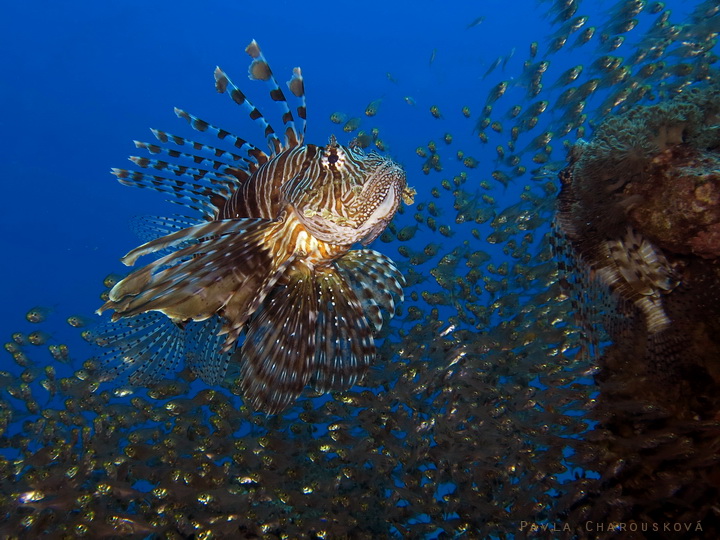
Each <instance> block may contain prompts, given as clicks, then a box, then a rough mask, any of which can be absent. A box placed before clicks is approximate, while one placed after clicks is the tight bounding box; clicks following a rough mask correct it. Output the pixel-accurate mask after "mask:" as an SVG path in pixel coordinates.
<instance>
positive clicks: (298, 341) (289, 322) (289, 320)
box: [240, 262, 317, 414]
mask: <svg viewBox="0 0 720 540" xmlns="http://www.w3.org/2000/svg"><path fill="white" fill-rule="evenodd" d="M313 282H314V280H313V271H312V270H310V269H309V268H308V267H307V266H306V265H305V264H304V263H302V262H295V263H294V264H292V265H291V266H290V268H288V269H287V272H285V274H283V275H282V278H281V279H280V280H279V281H277V282H276V283H275V284H274V287H272V289H271V290H270V291H269V292H268V294H267V295H266V296H265V297H264V301H263V302H262V304H261V306H260V307H259V308H258V310H257V311H256V312H255V314H254V315H253V318H252V320H251V321H250V323H249V325H248V328H247V335H246V336H245V341H244V343H243V345H242V349H241V352H240V354H241V356H242V364H241V368H240V375H241V386H242V389H243V394H244V397H245V399H246V400H247V401H248V402H249V403H250V404H251V405H252V407H253V408H255V409H258V410H262V411H265V412H267V413H269V414H275V413H277V412H280V411H282V410H283V409H285V408H286V407H287V406H288V405H290V404H291V403H292V402H293V401H295V399H297V397H298V396H299V395H300V394H301V393H302V390H303V388H304V387H305V385H306V384H308V382H309V381H310V378H311V376H312V367H313V363H312V359H313V356H314V353H315V331H314V326H315V318H316V311H317V307H316V297H315V293H314V290H313V289H314V286H313Z"/></svg>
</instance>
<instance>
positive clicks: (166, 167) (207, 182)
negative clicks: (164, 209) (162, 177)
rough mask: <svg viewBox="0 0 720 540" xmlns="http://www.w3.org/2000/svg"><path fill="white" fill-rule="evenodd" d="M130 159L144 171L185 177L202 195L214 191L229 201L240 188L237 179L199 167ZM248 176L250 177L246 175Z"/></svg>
mask: <svg viewBox="0 0 720 540" xmlns="http://www.w3.org/2000/svg"><path fill="white" fill-rule="evenodd" d="M129 159H130V161H132V162H133V163H134V164H135V165H137V166H138V167H140V168H142V169H153V170H156V171H164V172H168V173H172V174H173V175H174V176H175V177H176V178H180V177H183V178H184V179H185V182H186V183H188V182H190V183H191V184H192V186H193V187H194V188H195V189H196V190H199V192H200V193H203V190H212V191H213V192H219V193H218V194H219V195H221V196H222V197H223V198H225V199H227V198H228V197H229V196H230V195H231V194H232V193H234V192H235V190H236V189H237V187H238V182H237V178H236V177H231V178H232V180H230V179H229V178H228V177H227V176H218V175H217V174H215V173H214V172H211V171H208V170H206V169H198V168H197V167H188V166H186V165H178V164H176V163H169V162H167V161H163V160H159V159H150V158H144V157H137V156H130V158H129ZM236 170H237V169H236ZM243 172H244V171H243ZM246 176H249V175H247V173H246ZM171 178H172V177H171Z"/></svg>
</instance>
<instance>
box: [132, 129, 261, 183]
mask: <svg viewBox="0 0 720 540" xmlns="http://www.w3.org/2000/svg"><path fill="white" fill-rule="evenodd" d="M150 131H152V133H153V135H154V136H155V138H156V139H157V140H158V141H160V142H161V143H162V144H164V145H165V146H161V145H159V144H155V143H147V142H143V141H133V142H134V143H135V146H136V147H137V148H143V149H145V150H147V151H148V152H149V153H150V154H154V155H165V156H168V157H169V158H172V159H177V160H185V161H186V162H187V163H192V164H193V165H197V166H203V167H205V168H207V169H212V170H213V171H218V172H221V171H222V172H224V173H229V174H234V173H233V171H235V170H237V169H240V170H243V171H246V172H248V173H252V172H254V171H255V170H256V169H257V163H256V161H255V159H254V158H251V157H250V156H249V154H247V152H246V151H245V150H249V148H248V149H245V150H243V154H245V155H241V154H237V153H235V152H231V151H229V150H226V149H224V148H219V147H217V146H213V145H209V144H206V143H202V142H199V141H196V140H192V139H188V138H186V137H181V136H179V135H175V134H173V133H168V132H167V131H161V130H159V129H151V130H150ZM171 143H172V144H174V145H176V146H180V147H182V149H176V148H174V147H172V146H170V144H171Z"/></svg>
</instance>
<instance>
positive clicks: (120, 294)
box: [98, 219, 274, 321]
mask: <svg viewBox="0 0 720 540" xmlns="http://www.w3.org/2000/svg"><path fill="white" fill-rule="evenodd" d="M273 224H274V222H273V221H270V220H265V219H228V220H219V221H212V222H208V223H202V224H200V225H196V226H193V227H188V228H186V229H183V230H181V231H178V232H176V233H173V234H170V235H167V236H164V237H162V238H158V239H157V240H153V241H151V242H148V243H146V244H143V245H142V246H140V247H139V248H137V249H134V250H133V251H131V252H130V253H128V255H127V256H126V258H125V261H126V262H128V263H134V262H135V260H136V259H137V258H138V257H140V256H141V255H146V254H149V253H154V252H156V251H159V250H161V249H167V248H177V247H179V249H177V251H174V252H173V253H170V254H169V255H166V256H164V257H161V258H160V259H158V260H156V261H154V262H152V263H150V264H148V265H147V266H145V267H143V268H141V269H139V270H137V271H135V272H133V273H132V274H130V275H129V276H127V277H126V278H125V279H123V280H122V281H120V282H119V283H117V284H116V285H115V287H113V289H112V290H111V291H110V299H109V300H108V301H107V302H106V303H105V304H104V305H103V306H101V307H100V309H99V310H98V313H101V312H102V311H104V310H106V309H113V310H115V314H114V315H113V319H117V318H120V317H129V316H133V315H137V314H139V313H145V312H148V311H161V312H162V313H164V314H165V315H167V316H168V317H169V318H171V319H174V320H181V321H185V320H191V319H192V320H195V321H202V320H206V319H208V318H210V317H212V316H213V315H215V314H216V313H218V312H219V311H220V310H221V309H223V308H224V307H225V306H226V305H227V304H229V303H232V304H233V305H234V306H235V308H234V310H235V312H237V313H241V312H243V310H242V309H241V308H239V307H238V305H239V304H240V303H243V302H244V303H245V304H248V303H251V302H252V296H253V295H252V294H251V293H250V292H249V291H253V290H255V291H256V290H258V288H259V287H261V286H262V284H263V282H264V281H265V280H266V277H267V275H268V273H271V271H272V266H273V259H272V256H271V254H270V253H269V251H268V248H267V245H266V243H265V238H266V234H267V231H268V230H269V227H272V225H273Z"/></svg>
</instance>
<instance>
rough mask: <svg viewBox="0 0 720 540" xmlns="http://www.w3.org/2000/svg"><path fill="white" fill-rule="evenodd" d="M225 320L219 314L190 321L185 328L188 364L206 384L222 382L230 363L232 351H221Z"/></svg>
mask: <svg viewBox="0 0 720 540" xmlns="http://www.w3.org/2000/svg"><path fill="white" fill-rule="evenodd" d="M222 325H223V321H222V319H221V318H220V317H218V316H217V315H215V316H213V317H211V318H210V319H208V320H206V321H201V322H190V323H188V325H187V327H186V328H185V332H186V339H185V345H186V348H187V366H188V368H190V371H192V372H193V373H194V374H195V375H197V376H198V377H200V379H202V380H203V381H204V382H205V383H206V384H220V383H221V382H222V380H223V378H224V377H225V373H226V371H227V368H228V364H229V363H230V357H231V356H232V355H231V354H230V353H222V352H220V348H221V347H222V343H223V341H224V338H223V337H222V336H221V335H220V328H221V327H222Z"/></svg>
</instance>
